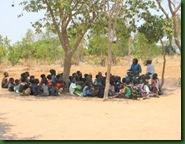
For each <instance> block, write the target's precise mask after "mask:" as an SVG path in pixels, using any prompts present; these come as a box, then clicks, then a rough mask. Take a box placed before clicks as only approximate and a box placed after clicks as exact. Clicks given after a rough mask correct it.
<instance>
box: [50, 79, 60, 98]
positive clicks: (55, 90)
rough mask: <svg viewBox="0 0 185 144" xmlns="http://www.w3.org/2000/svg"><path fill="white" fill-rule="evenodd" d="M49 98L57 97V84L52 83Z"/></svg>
mask: <svg viewBox="0 0 185 144" xmlns="http://www.w3.org/2000/svg"><path fill="white" fill-rule="evenodd" d="M50 91H51V96H58V95H59V94H58V88H57V83H56V82H52V86H51V89H50Z"/></svg>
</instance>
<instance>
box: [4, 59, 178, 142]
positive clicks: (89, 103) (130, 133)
mask: <svg viewBox="0 0 185 144" xmlns="http://www.w3.org/2000/svg"><path fill="white" fill-rule="evenodd" d="M179 61H180V57H178V56H173V57H167V63H166V71H165V85H164V89H163V92H164V94H163V95H162V96H161V97H160V98H150V99H147V100H126V99H120V98H115V99H110V100H108V101H102V99H100V98H84V97H77V96H68V95H61V96H58V97H52V96H49V97H35V96H20V95H18V94H14V93H10V92H8V91H7V90H4V89H1V88H0V107H1V108H0V140H181V87H180V86H178V84H177V83H176V82H177V81H178V78H179V76H180V62H179ZM153 63H154V65H155V70H156V72H157V73H158V74H159V78H160V79H161V71H162V59H161V58H157V59H154V60H153ZM141 64H142V63H141ZM51 68H54V69H56V71H57V73H61V72H62V70H63V68H62V67H61V66H60V65H59V64H57V65H40V66H36V65H35V66H23V65H22V66H14V67H11V66H5V65H1V66H0V72H1V74H0V79H2V76H3V72H4V71H8V72H9V75H10V77H14V78H15V79H16V78H19V77H20V74H21V73H22V72H24V71H29V72H30V74H31V75H35V76H36V77H37V78H40V74H42V73H44V74H49V69H51ZM128 68H129V66H128V64H127V63H126V62H125V63H121V64H120V65H116V66H112V71H111V73H112V74H114V75H119V76H121V77H124V76H125V73H126V70H127V69H128ZM142 69H143V73H145V71H146V67H145V66H143V65H142ZM77 70H80V71H81V72H82V73H83V74H85V73H91V74H92V75H93V76H95V74H97V73H98V72H99V71H101V72H102V73H103V74H104V73H105V71H106V67H100V66H92V65H87V64H86V63H80V65H79V66H72V68H71V73H73V72H75V71H77Z"/></svg>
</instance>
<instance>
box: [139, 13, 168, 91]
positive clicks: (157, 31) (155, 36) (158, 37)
mask: <svg viewBox="0 0 185 144" xmlns="http://www.w3.org/2000/svg"><path fill="white" fill-rule="evenodd" d="M143 17H144V19H145V23H144V24H143V25H142V26H140V27H139V28H138V30H139V32H140V33H143V34H144V35H145V37H146V38H147V39H148V42H149V43H154V42H158V41H160V42H161V45H162V50H163V70H162V81H161V85H160V86H161V88H162V86H163V85H164V73H165V66H166V51H165V46H164V43H163V40H162V39H163V37H164V36H165V35H166V36H167V37H171V36H172V29H171V27H170V26H171V23H170V21H169V19H163V18H162V16H160V17H159V16H152V15H151V14H149V13H148V14H145V13H144V14H143Z"/></svg>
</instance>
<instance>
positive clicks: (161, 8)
mask: <svg viewBox="0 0 185 144" xmlns="http://www.w3.org/2000/svg"><path fill="white" fill-rule="evenodd" d="M156 2H157V4H158V6H159V8H160V10H161V11H162V12H163V13H164V15H165V16H166V18H169V16H168V14H167V12H166V11H165V10H164V8H163V7H162V6H161V2H159V1H158V0H156Z"/></svg>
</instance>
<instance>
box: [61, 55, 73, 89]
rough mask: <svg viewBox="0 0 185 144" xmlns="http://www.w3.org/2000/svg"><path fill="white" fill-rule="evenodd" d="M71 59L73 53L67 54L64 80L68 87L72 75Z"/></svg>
mask: <svg viewBox="0 0 185 144" xmlns="http://www.w3.org/2000/svg"><path fill="white" fill-rule="evenodd" d="M71 59H72V55H70V54H67V53H66V54H65V59H64V70H63V76H62V78H63V80H64V82H66V85H67V87H68V86H69V85H68V84H69V75H70V70H71Z"/></svg>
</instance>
